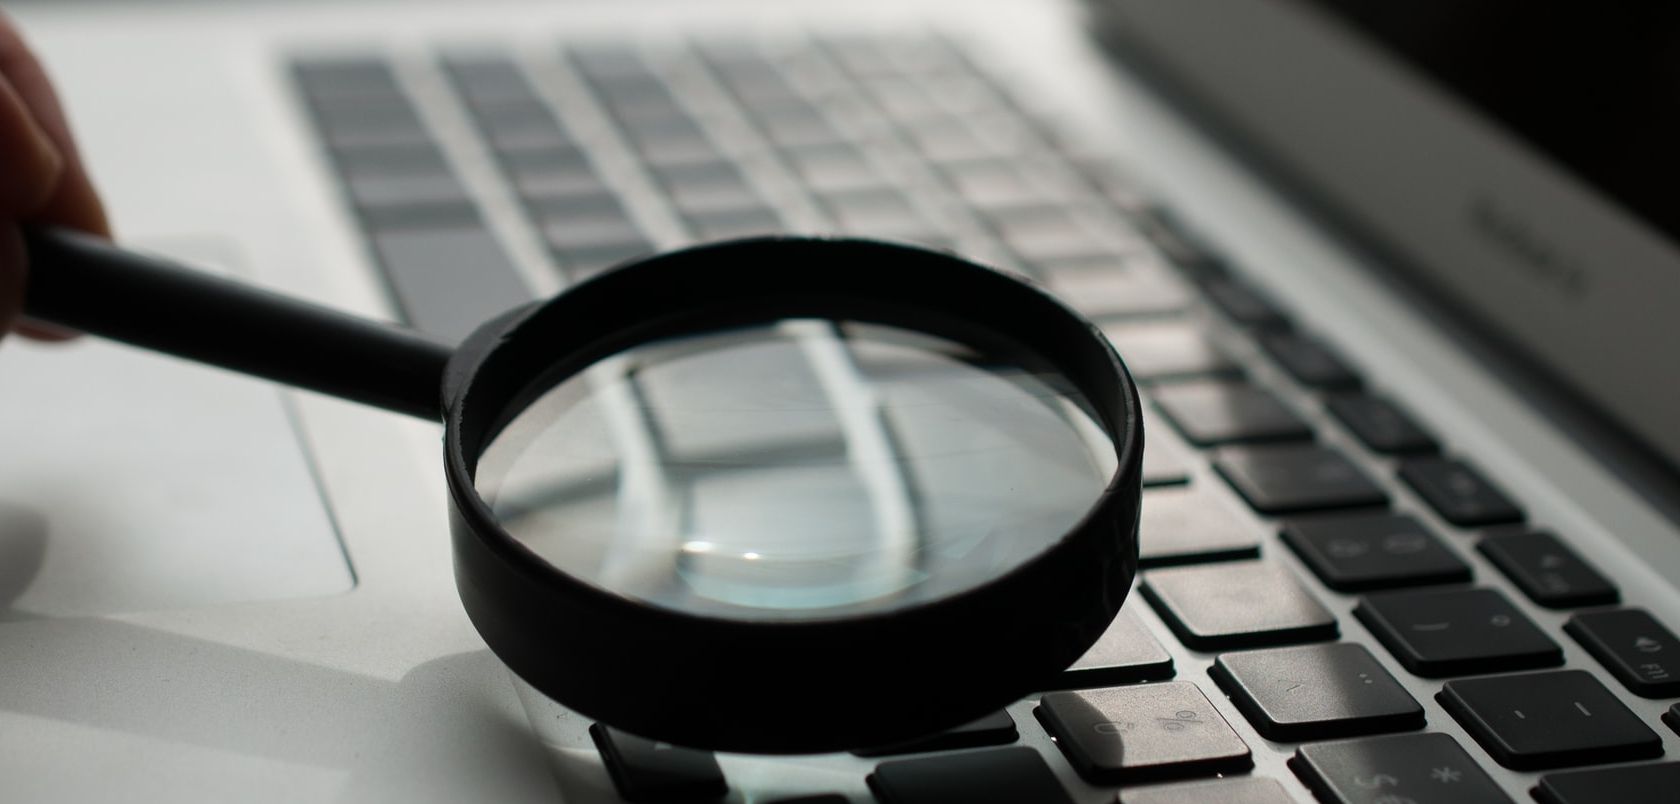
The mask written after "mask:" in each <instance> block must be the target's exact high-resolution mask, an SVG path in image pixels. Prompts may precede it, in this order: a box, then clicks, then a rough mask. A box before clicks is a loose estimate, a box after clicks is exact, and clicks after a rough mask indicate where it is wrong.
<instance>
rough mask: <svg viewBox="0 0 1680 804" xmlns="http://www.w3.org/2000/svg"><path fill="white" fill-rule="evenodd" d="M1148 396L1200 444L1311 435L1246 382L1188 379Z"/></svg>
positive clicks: (1262, 391) (1275, 401)
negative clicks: (1187, 381) (1192, 380)
mask: <svg viewBox="0 0 1680 804" xmlns="http://www.w3.org/2000/svg"><path fill="white" fill-rule="evenodd" d="M1122 355H1124V352H1122ZM1151 396H1153V397H1154V398H1155V406H1156V407H1157V408H1159V409H1160V410H1161V412H1162V413H1164V414H1166V416H1167V419H1169V420H1170V421H1171V422H1172V423H1173V426H1174V427H1177V428H1178V432H1179V433H1181V434H1183V435H1184V437H1185V438H1186V439H1188V440H1189V441H1190V443H1192V444H1195V445H1196V446H1199V447H1206V446H1212V445H1215V444H1239V443H1250V442H1258V441H1296V440H1305V439H1309V438H1312V430H1311V429H1310V428H1308V427H1307V423H1306V422H1304V421H1302V420H1301V417H1300V416H1297V415H1296V414H1295V411H1293V410H1290V409H1289V408H1288V407H1286V406H1284V404H1283V403H1282V402H1279V401H1278V399H1277V397H1275V396H1272V394H1271V392H1269V391H1267V390H1265V389H1264V388H1259V387H1256V386H1253V385H1249V384H1247V383H1241V382H1211V381H1208V382H1189V383H1182V384H1175V385H1168V386H1163V387H1160V388H1156V389H1155V390H1154V391H1153V392H1152V393H1151Z"/></svg>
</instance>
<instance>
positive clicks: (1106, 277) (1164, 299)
mask: <svg viewBox="0 0 1680 804" xmlns="http://www.w3.org/2000/svg"><path fill="white" fill-rule="evenodd" d="M1062 262H1063V261H1057V260H1048V261H1045V262H1040V263H1038V264H1037V265H1036V266H1035V267H1036V268H1037V270H1038V272H1039V273H1041V274H1043V275H1044V276H1046V277H1047V279H1046V284H1048V285H1049V286H1050V290H1051V291H1053V292H1054V293H1055V294H1056V295H1057V296H1060V297H1062V299H1063V300H1065V301H1066V302H1067V303H1068V304H1071V305H1073V306H1074V308H1075V309H1077V310H1079V312H1081V313H1084V314H1085V315H1087V316H1089V317H1091V318H1098V319H1101V318H1137V317H1153V316H1168V315H1176V314H1178V313H1182V312H1184V310H1185V309H1186V308H1188V307H1189V306H1190V294H1189V292H1187V291H1186V290H1184V288H1182V287H1180V286H1179V285H1178V284H1177V283H1176V282H1174V281H1173V280H1172V279H1170V278H1168V277H1166V276H1163V275H1162V274H1161V273H1160V272H1158V271H1156V270H1153V269H1145V268H1141V267H1135V266H1125V267H1122V266H1124V265H1125V263H1124V261H1123V260H1121V259H1119V258H1115V259H1113V260H1112V261H1111V262H1110V265H1109V266H1108V267H1107V268H1106V269H1099V268H1083V269H1080V270H1063V269H1061V268H1059V267H1058V266H1059V265H1060V264H1062ZM1204 343H1206V341H1205V340H1204ZM1116 348H1118V347H1116ZM1210 348H1211V347H1210ZM1126 354H1127V355H1128V357H1127V365H1128V367H1130V365H1131V357H1130V355H1131V354H1132V353H1131V352H1128V353H1126ZM1134 376H1135V375H1134Z"/></svg>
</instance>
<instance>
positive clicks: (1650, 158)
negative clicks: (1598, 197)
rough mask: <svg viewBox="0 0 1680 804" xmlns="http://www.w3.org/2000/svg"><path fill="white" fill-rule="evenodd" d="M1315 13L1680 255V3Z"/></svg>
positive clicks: (1434, 5) (1344, 5)
mask: <svg viewBox="0 0 1680 804" xmlns="http://www.w3.org/2000/svg"><path fill="white" fill-rule="evenodd" d="M1304 1H1305V2H1309V3H1311V4H1313V5H1316V6H1319V7H1322V8H1323V9H1324V10H1326V11H1328V12H1330V13H1332V14H1334V15H1335V16H1337V17H1338V18H1340V19H1342V20H1343V21H1345V22H1348V23H1350V24H1352V25H1353V26H1354V27H1355V28H1357V29H1359V30H1361V31H1363V32H1365V33H1366V34H1367V35H1369V36H1370V37H1372V38H1374V39H1376V40H1377V41H1379V42H1381V43H1382V44H1383V45H1385V46H1386V47H1387V48H1388V49H1389V50H1391V51H1395V52H1396V53H1397V55H1399V56H1401V57H1402V58H1404V59H1406V60H1407V61H1409V62H1411V63H1413V64H1414V65H1416V66H1417V67H1418V68H1420V69H1421V70H1423V71H1424V72H1425V73H1427V74H1428V75H1429V76H1430V77H1432V78H1434V79H1435V80H1436V81H1438V82H1440V83H1442V84H1444V85H1446V86H1447V87H1448V88H1449V89H1450V90H1451V91H1452V92H1453V93H1455V94H1456V95H1457V96H1458V97H1460V98H1462V99H1464V100H1466V101H1468V102H1469V103H1471V104H1473V105H1475V106H1477V107H1479V108H1480V109H1481V110H1482V111H1483V112H1484V113H1486V114H1487V115H1489V116H1490V117H1492V118H1493V119H1495V120H1497V121H1499V122H1500V123H1501V124H1503V125H1504V126H1505V127H1506V128H1508V129H1510V130H1511V132H1513V133H1515V134H1516V135H1517V136H1519V137H1520V138H1522V139H1525V140H1527V141H1528V142H1529V143H1531V144H1532V145H1534V146H1535V147H1536V148H1538V149H1539V150H1541V151H1543V152H1544V153H1546V154H1547V155H1548V156H1550V157H1551V158H1552V159H1554V160H1556V161H1557V162H1559V163H1560V164H1562V165H1564V166H1566V167H1567V168H1568V169H1569V170H1571V171H1572V172H1574V173H1575V174H1576V175H1577V176H1579V177H1580V178H1581V179H1582V180H1584V181H1586V182H1587V183H1589V184H1591V185H1592V186H1594V187H1595V188H1597V189H1598V190H1599V191H1600V192H1603V193H1605V194H1607V195H1609V196H1612V197H1613V198H1615V199H1616V200H1617V202H1618V203H1619V204H1621V205H1622V206H1623V207H1625V208H1626V209H1627V210H1628V211H1630V212H1632V213H1633V214H1634V215H1636V216H1637V217H1639V218H1640V219H1642V220H1644V221H1645V222H1646V223H1648V224H1649V225H1651V226H1652V227H1653V228H1655V229H1658V230H1660V231H1661V232H1662V233H1663V234H1664V235H1666V236H1667V238H1668V239H1669V240H1670V241H1672V242H1674V243H1676V244H1680V203H1677V202H1676V200H1675V187H1676V184H1677V183H1680V3H1665V2H1650V0H1596V1H1595V2H1591V3H1581V2H1573V3H1540V4H1537V3H1533V2H1521V1H1520V0H1405V2H1393V0H1304Z"/></svg>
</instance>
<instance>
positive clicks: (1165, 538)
mask: <svg viewBox="0 0 1680 804" xmlns="http://www.w3.org/2000/svg"><path fill="white" fill-rule="evenodd" d="M1150 448H1152V447H1145V449H1150ZM1260 537H1261V530H1260V528H1258V527H1257V526H1256V525H1255V524H1254V522H1252V521H1251V520H1248V519H1245V518H1243V517H1239V516H1238V515H1237V514H1236V513H1234V512H1232V511H1231V510H1230V509H1229V508H1227V507H1226V506H1225V505H1224V503H1222V502H1221V501H1220V500H1218V499H1214V497H1213V494H1212V493H1211V492H1210V491H1208V490H1206V489H1204V488H1202V487H1199V486H1194V487H1182V488H1166V489H1151V490H1150V491H1148V492H1146V493H1145V494H1144V495H1143V512H1142V514H1141V516H1140V517H1139V521H1138V566H1139V567H1141V568H1144V569H1154V568H1156V567H1167V566H1172V565H1175V564H1199V563H1203V562H1207V561H1230V560H1232V559H1242V558H1259V557H1260Z"/></svg>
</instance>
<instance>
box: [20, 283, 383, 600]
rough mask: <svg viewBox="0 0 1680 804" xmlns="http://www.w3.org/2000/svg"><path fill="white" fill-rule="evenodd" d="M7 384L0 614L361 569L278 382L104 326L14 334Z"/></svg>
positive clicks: (301, 581)
mask: <svg viewBox="0 0 1680 804" xmlns="http://www.w3.org/2000/svg"><path fill="white" fill-rule="evenodd" d="M182 256H186V257H189V258H192V257H198V256H201V255H182ZM159 314H160V315H167V314H168V312H167V311H159ZM205 335H206V337H214V333H205ZM277 337H278V336H277ZM0 387H4V389H5V393H4V394H3V395H0V618H4V619H26V618H31V617H43V616H45V617H64V616H77V615H96V614H118V613H125V612H135V611H147V610H156V609H172V608H184V607H195V606H209V605H216V604H223V603H233V602H243V601H253V600H268V599H276V598H292V597H306V596H316V595H328V594H335V593H338V592H343V591H345V590H347V589H349V588H350V587H351V586H352V585H353V584H354V580H353V576H352V574H351V571H350V567H349V564H348V563H347V561H346V559H345V555H344V550H343V548H342V546H341V544H340V542H339V539H338V534H337V533H336V531H335V529H334V527H333V524H332V519H331V517H330V516H329V515H328V513H327V510H326V508H325V505H324V503H323V501H322V499H321V496H320V494H319V492H318V491H317V490H316V486H315V481H314V478H313V477H312V475H311V473H310V470H309V466H308V463H307V458H306V456H305V454H304V452H303V449H302V445H301V443H300V442H299V440H298V436H297V433H296V431H295V430H294V428H293V425H292V423H291V420H290V419H289V417H288V414H287V411H286V409H285V407H284V406H283V405H282V402H281V397H280V392H279V391H278V390H277V389H276V388H275V387H274V386H272V385H269V384H267V383H263V382H261V381H257V380H251V379H247V378H244V377H238V376H235V375H232V374H229V373H227V372H223V371H219V370H215V369H207V368H203V367H200V366H196V365H193V364H189V363H186V362H184V361H179V360H176V359H173V358H168V357H162V356H158V355H153V354H150V353H147V352H143V351H141V350H138V349H133V348H129V347H125V346H119V345H115V344H111V343H106V342H101V341H98V340H97V339H94V338H87V337H84V338H81V339H79V340H78V341H76V342H73V343H70V344H51V345H43V344H37V343H33V342H30V341H26V340H24V339H22V338H15V337H8V338H7V339H6V340H5V342H4V343H3V344H0Z"/></svg>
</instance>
